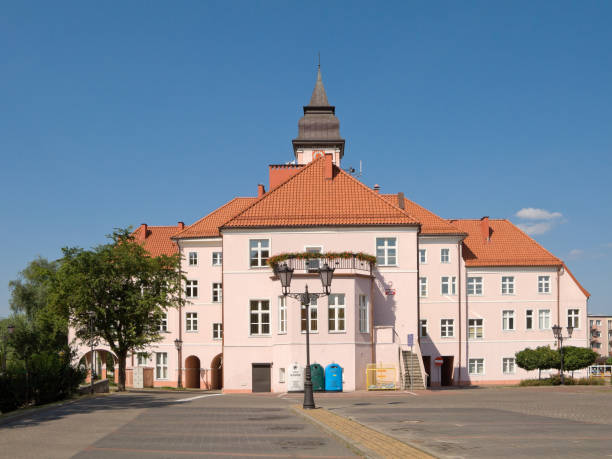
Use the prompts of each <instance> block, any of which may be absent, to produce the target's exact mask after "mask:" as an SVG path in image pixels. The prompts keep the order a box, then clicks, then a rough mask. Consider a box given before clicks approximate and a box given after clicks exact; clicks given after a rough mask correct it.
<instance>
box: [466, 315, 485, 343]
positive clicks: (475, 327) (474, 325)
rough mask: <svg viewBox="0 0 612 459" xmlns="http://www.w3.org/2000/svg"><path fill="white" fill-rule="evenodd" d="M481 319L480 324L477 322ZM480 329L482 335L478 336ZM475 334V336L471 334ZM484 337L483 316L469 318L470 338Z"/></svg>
mask: <svg viewBox="0 0 612 459" xmlns="http://www.w3.org/2000/svg"><path fill="white" fill-rule="evenodd" d="M477 321H480V324H478V323H476V322H477ZM479 330H480V336H478V331H479ZM470 335H473V336H470ZM483 338H484V319H482V318H473V319H468V339H471V340H479V339H483Z"/></svg>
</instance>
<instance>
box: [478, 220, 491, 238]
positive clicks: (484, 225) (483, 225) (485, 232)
mask: <svg viewBox="0 0 612 459" xmlns="http://www.w3.org/2000/svg"><path fill="white" fill-rule="evenodd" d="M490 231H491V227H490V226H489V217H482V218H481V219H480V233H481V234H482V237H483V238H484V240H485V241H487V242H489V241H490V240H491V236H490Z"/></svg>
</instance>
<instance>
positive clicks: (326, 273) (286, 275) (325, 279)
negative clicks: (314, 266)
mask: <svg viewBox="0 0 612 459" xmlns="http://www.w3.org/2000/svg"><path fill="white" fill-rule="evenodd" d="M276 274H277V276H278V277H279V279H280V281H281V286H282V288H283V296H289V297H291V298H295V299H296V300H300V305H301V306H304V308H305V309H306V378H305V381H304V404H303V407H304V409H313V408H315V403H314V395H313V393H312V377H311V374H310V309H309V308H310V301H311V300H312V299H313V298H314V299H316V298H319V297H321V296H329V294H330V288H331V283H332V278H333V276H334V269H333V268H330V267H329V266H328V265H327V263H325V264H324V265H323V267H322V268H320V269H319V276H320V278H321V284H323V290H324V291H323V293H311V292H309V291H308V284H306V287H305V289H304V292H303V293H290V292H289V287H290V286H291V278H292V277H293V269H292V268H290V267H289V266H287V265H286V264H282V265H281V266H279V267H278V268H277V269H276Z"/></svg>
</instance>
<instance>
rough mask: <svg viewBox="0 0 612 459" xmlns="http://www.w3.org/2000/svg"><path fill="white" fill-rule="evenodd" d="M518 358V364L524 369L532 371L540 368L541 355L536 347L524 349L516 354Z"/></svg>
mask: <svg viewBox="0 0 612 459" xmlns="http://www.w3.org/2000/svg"><path fill="white" fill-rule="evenodd" d="M514 356H515V358H516V364H517V366H518V367H519V368H522V369H523V370H527V371H532V370H536V369H538V364H539V357H538V352H537V351H536V350H534V349H530V348H527V349H523V350H522V351H519V352H517V353H516V354H514Z"/></svg>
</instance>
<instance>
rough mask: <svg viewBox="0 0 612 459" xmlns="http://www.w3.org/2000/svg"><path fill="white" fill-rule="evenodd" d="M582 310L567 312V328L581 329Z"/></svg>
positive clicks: (569, 310)
mask: <svg viewBox="0 0 612 459" xmlns="http://www.w3.org/2000/svg"><path fill="white" fill-rule="evenodd" d="M579 317H580V310H579V309H568V310H567V326H568V327H574V328H580V319H579Z"/></svg>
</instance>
